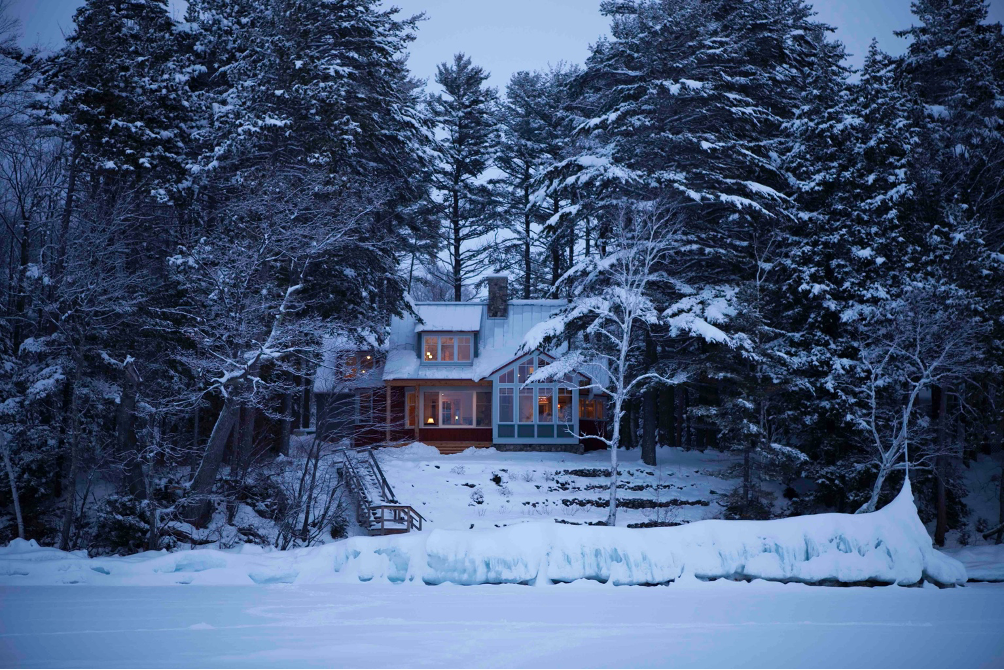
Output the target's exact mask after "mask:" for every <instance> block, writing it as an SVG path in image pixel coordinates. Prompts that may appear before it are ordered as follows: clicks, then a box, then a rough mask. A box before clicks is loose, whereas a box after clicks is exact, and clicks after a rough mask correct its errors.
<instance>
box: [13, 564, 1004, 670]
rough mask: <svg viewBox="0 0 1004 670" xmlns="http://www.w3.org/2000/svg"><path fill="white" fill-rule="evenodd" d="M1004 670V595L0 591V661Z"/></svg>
mask: <svg viewBox="0 0 1004 670" xmlns="http://www.w3.org/2000/svg"><path fill="white" fill-rule="evenodd" d="M1002 665H1004V585H998V584H979V585H970V586H967V587H965V588H956V589H944V590H939V589H937V588H934V587H926V588H900V587H886V588H840V589H837V588H819V587H810V586H804V585H797V584H789V585H782V584H769V583H762V582H753V583H751V584H746V583H734V582H723V581H720V582H713V583H700V582H693V583H690V584H675V585H673V586H670V587H650V588H646V587H617V588H615V587H609V586H603V585H598V584H590V583H577V584H572V585H560V586H551V587H539V588H534V587H524V586H495V587H491V586H479V587H455V586H441V587H437V588H427V587H416V586H409V585H398V586H394V585H387V584H376V583H372V584H337V585H315V586H306V585H304V586H298V585H289V586H274V587H261V586H251V587H243V586H238V587H223V586H187V587H177V588H164V587H90V586H72V587H44V586H43V587H3V588H0V666H20V667H44V666H80V667H98V666H108V667H129V666H154V667H163V666H183V667H192V666H224V667H226V666H231V667H232V666H251V667H262V666H268V667H288V666H334V667H388V666H405V667H407V666H417V667H437V666H446V667H455V666H471V667H512V666H522V667H535V666H555V667H578V666H585V667H608V666H620V667H651V666H694V667H707V666H754V667H763V666H779V667H789V666H807V667H834V666H836V667H843V666H846V667H861V666H868V667H885V666H894V667H904V666H905V667H940V666H943V667H960V666H969V667H976V666H989V667H1001V666H1002Z"/></svg>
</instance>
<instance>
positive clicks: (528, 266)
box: [523, 174, 533, 300]
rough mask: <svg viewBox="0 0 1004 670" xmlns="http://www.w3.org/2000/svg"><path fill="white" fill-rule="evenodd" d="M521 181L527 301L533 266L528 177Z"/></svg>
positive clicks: (524, 283) (524, 290) (525, 295)
mask: <svg viewBox="0 0 1004 670" xmlns="http://www.w3.org/2000/svg"><path fill="white" fill-rule="evenodd" d="M523 179H524V181H523V300H529V299H530V283H531V282H532V280H533V279H532V278H533V265H532V261H531V259H530V234H531V232H532V229H531V227H530V225H531V217H530V175H529V174H526V175H524V177H523Z"/></svg>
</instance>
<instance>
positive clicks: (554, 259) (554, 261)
mask: <svg viewBox="0 0 1004 670" xmlns="http://www.w3.org/2000/svg"><path fill="white" fill-rule="evenodd" d="M560 211H561V203H560V202H559V200H558V199H557V198H553V199H552V201H551V216H552V217H553V219H554V221H555V223H554V237H553V238H552V239H551V286H557V285H558V280H559V279H560V278H561V250H560V249H559V248H558V240H559V238H560V235H559V234H558V223H557V219H558V212H560Z"/></svg>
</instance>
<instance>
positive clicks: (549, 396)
mask: <svg viewBox="0 0 1004 670" xmlns="http://www.w3.org/2000/svg"><path fill="white" fill-rule="evenodd" d="M537 421H538V423H551V422H552V421H554V389H551V388H541V389H537Z"/></svg>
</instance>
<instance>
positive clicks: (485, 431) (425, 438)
mask: <svg viewBox="0 0 1004 670" xmlns="http://www.w3.org/2000/svg"><path fill="white" fill-rule="evenodd" d="M418 439H419V440H420V441H421V442H425V443H426V444H433V445H434V444H435V443H436V442H470V443H472V444H473V443H475V442H478V443H481V444H490V443H491V441H492V429H491V428H471V427H469V426H464V427H462V428H419V429H418Z"/></svg>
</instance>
